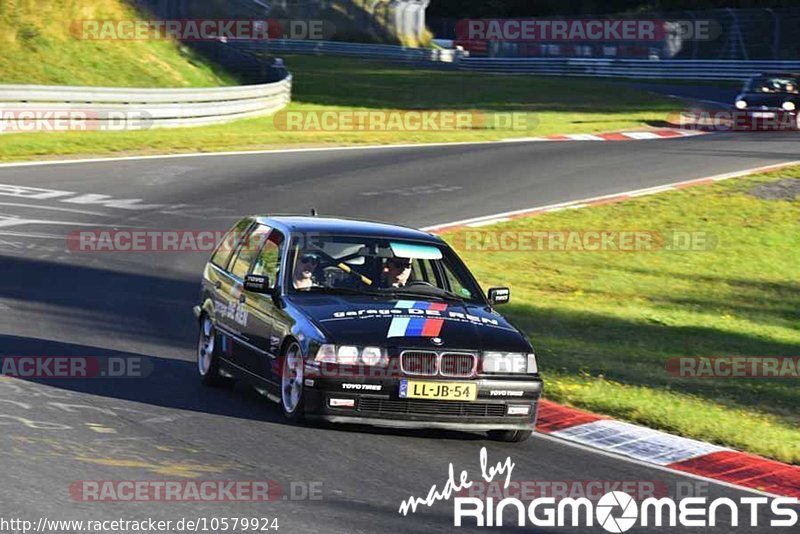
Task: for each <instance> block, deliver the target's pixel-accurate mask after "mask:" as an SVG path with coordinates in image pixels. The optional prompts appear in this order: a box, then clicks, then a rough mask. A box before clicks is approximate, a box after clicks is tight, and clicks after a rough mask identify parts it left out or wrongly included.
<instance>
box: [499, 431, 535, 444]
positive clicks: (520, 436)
mask: <svg viewBox="0 0 800 534" xmlns="http://www.w3.org/2000/svg"><path fill="white" fill-rule="evenodd" d="M488 434H489V439H493V440H494V441H505V442H506V443H521V442H523V441H525V440H527V439H528V438H529V437H531V435H532V434H533V430H490V431H489V432H488Z"/></svg>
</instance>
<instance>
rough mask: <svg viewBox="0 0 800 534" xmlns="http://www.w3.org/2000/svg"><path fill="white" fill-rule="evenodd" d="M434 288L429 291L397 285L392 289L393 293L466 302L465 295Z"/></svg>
mask: <svg viewBox="0 0 800 534" xmlns="http://www.w3.org/2000/svg"><path fill="white" fill-rule="evenodd" d="M433 289H434V290H433V291H431V292H430V293H428V292H427V291H416V290H414V289H403V288H402V287H396V288H393V289H392V290H391V294H392V295H400V296H404V297H417V298H423V299H430V298H434V299H435V298H439V299H442V300H455V301H457V302H465V300H464V297H462V296H461V295H456V294H455V293H451V292H450V291H447V290H446V289H441V288H438V287H437V288H433Z"/></svg>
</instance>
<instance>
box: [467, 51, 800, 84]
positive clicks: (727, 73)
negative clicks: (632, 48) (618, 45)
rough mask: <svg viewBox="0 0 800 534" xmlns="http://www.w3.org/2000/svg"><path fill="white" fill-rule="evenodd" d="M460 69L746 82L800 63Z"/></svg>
mask: <svg viewBox="0 0 800 534" xmlns="http://www.w3.org/2000/svg"><path fill="white" fill-rule="evenodd" d="M458 68H459V69H460V70H468V71H476V72H492V73H504V74H541V75H551V76H598V77H617V78H640V79H683V80H746V79H748V78H750V77H752V76H755V75H756V74H759V73H761V72H765V71H782V72H787V71H789V72H798V71H800V61H714V60H679V59H675V60H648V59H589V58H477V57H467V58H461V59H460V60H459V61H458Z"/></svg>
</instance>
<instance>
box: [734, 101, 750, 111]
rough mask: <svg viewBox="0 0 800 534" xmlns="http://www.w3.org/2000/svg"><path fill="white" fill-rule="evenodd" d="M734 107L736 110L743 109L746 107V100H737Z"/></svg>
mask: <svg viewBox="0 0 800 534" xmlns="http://www.w3.org/2000/svg"><path fill="white" fill-rule="evenodd" d="M734 105H735V106H736V109H744V108H746V107H747V100H737V101H736V104H734Z"/></svg>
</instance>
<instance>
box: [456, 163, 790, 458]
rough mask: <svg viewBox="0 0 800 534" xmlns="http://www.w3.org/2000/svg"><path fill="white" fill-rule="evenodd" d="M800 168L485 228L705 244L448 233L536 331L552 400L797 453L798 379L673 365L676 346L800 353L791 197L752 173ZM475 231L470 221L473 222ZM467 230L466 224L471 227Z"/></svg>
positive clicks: (696, 350)
mask: <svg viewBox="0 0 800 534" xmlns="http://www.w3.org/2000/svg"><path fill="white" fill-rule="evenodd" d="M779 177H780V178H784V177H796V178H800V167H797V168H792V169H791V170H785V171H781V172H776V173H772V174H763V175H756V176H752V177H748V178H742V179H737V180H731V181H728V182H721V183H718V184H714V185H709V186H702V187H696V188H692V189H687V190H683V191H677V192H669V193H662V194H659V195H654V196H651V197H642V198H639V199H636V200H631V201H627V202H623V203H618V204H610V205H606V206H598V207H592V208H589V209H583V210H568V211H565V212H558V213H551V214H545V215H541V216H537V217H533V218H524V219H518V220H515V221H510V222H508V223H503V224H499V225H495V226H489V227H485V228H480V230H481V231H492V232H494V231H497V232H500V231H530V230H536V231H545V230H551V231H556V230H567V231H573V230H574V231H588V230H608V231H613V230H637V231H656V232H662V233H665V234H666V233H668V232H672V231H692V232H706V233H707V234H706V235H709V236H711V237H713V238H714V240H715V241H716V244H715V246H714V247H713V248H710V249H708V250H701V251H681V252H678V251H640V252H611V251H607V252H588V251H583V252H580V251H572V252H566V251H560V252H559V251H538V252H534V251H526V252H521V251H501V252H487V251H486V250H485V249H484V250H481V249H480V248H479V247H478V246H476V245H475V243H476V242H477V241H476V240H475V238H474V237H472V238H471V239H472V240H471V241H469V243H471V246H470V247H469V250H467V246H466V243H467V242H468V241H466V239H467V238H468V236H467V234H466V233H465V231H454V232H452V233H449V234H447V235H446V239H448V241H450V242H451V243H453V245H454V246H455V247H456V248H457V249H458V250H459V252H460V254H461V255H462V257H463V258H464V260H465V261H466V262H467V265H469V266H470V268H471V269H472V270H473V272H474V273H475V274H476V276H477V277H478V279H479V280H480V281H481V283H482V284H483V285H484V287H488V286H493V285H509V286H510V287H511V288H512V303H511V304H509V305H508V306H507V307H504V308H503V312H504V313H507V314H508V316H509V317H511V318H512V319H513V320H514V321H515V322H516V323H517V324H518V326H520V327H521V328H523V329H524V330H525V331H526V332H527V333H528V334H529V335H530V337H531V339H532V341H533V343H534V347H535V348H536V349H537V354H538V356H539V359H540V366H541V367H542V369H543V372H544V376H545V380H546V387H545V392H546V393H545V394H546V396H547V397H548V398H550V399H552V400H554V401H557V402H562V403H566V404H570V405H574V406H578V407H581V408H586V409H589V410H592V411H595V412H599V413H604V414H609V415H612V416H616V417H619V418H621V419H625V420H628V421H633V422H637V423H642V424H644V425H647V426H650V427H653V428H659V429H663V430H666V431H669V432H674V433H677V434H681V435H684V436H689V437H693V438H698V439H701V440H707V441H711V442H714V443H719V444H722V445H727V446H731V447H734V448H739V449H743V450H747V451H750V452H754V453H758V454H761V455H764V456H768V457H771V458H776V459H778V460H782V461H785V462H791V463H794V464H800V395H799V394H798V392H799V391H800V389H799V388H798V386H800V379H797V378H782V379H774V378H773V379H767V378H762V379H739V378H737V379H723V378H719V379H707V378H706V379H692V378H679V377H676V376H672V375H671V374H669V373H667V371H666V366H665V365H666V361H667V359H669V358H674V357H680V356H731V355H740V356H800V328H798V326H800V282H798V279H800V276H799V275H800V238H799V237H798V223H797V221H798V220H800V200H795V201H794V202H791V201H786V200H783V201H765V200H760V199H758V198H755V197H753V196H751V195H749V194H748V191H749V190H750V189H751V188H753V187H754V186H755V185H757V184H759V183H763V182H768V181H773V180H776V179H778V178H779ZM470 231H472V230H470ZM474 235H475V234H472V236H474Z"/></svg>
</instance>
